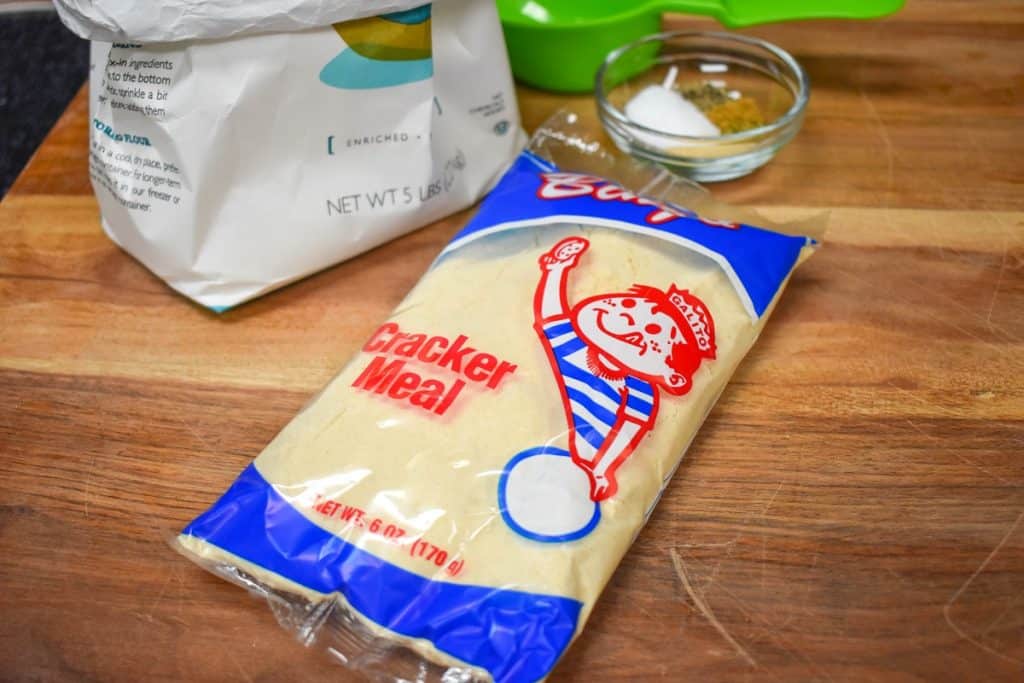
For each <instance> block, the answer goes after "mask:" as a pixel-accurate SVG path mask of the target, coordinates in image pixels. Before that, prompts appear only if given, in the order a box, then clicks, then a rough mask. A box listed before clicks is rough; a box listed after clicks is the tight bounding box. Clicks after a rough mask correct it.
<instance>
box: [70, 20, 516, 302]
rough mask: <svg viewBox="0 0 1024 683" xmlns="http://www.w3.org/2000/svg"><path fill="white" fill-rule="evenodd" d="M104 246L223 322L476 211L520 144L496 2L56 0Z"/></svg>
mask: <svg viewBox="0 0 1024 683" xmlns="http://www.w3.org/2000/svg"><path fill="white" fill-rule="evenodd" d="M56 5H57V9H58V11H59V13H60V15H61V18H62V19H63V21H64V22H65V24H67V25H68V26H69V27H70V28H71V29H72V30H74V31H75V32H76V33H78V34H79V35H81V36H83V37H85V38H89V39H91V40H93V41H94V42H93V44H92V67H91V68H92V71H91V76H90V156H89V171H90V175H91V178H92V184H93V188H94V190H95V192H96V196H97V198H98V199H99V204H100V210H101V214H102V222H103V227H104V229H105V230H106V232H107V234H109V235H110V237H111V238H112V239H113V240H114V241H115V242H117V243H118V244H119V245H121V246H122V247H123V248H124V249H126V250H127V251H128V252H129V253H131V254H132V255H134V256H135V257H136V258H138V259H139V260H140V261H141V262H142V263H143V264H145V265H146V266H147V267H148V268H149V269H151V270H152V271H153V272H154V273H156V274H157V275H158V276H160V277H161V278H163V279H164V280H165V281H167V283H168V284H170V285H171V287H173V288H174V289H176V290H178V291H179V292H181V293H182V294H184V295H186V296H188V297H190V298H192V299H194V300H195V301H197V302H199V303H201V304H203V305H204V306H207V307H209V308H212V309H214V310H224V309H226V308H229V307H231V306H233V305H235V304H238V303H240V302H242V301H245V300H247V299H251V298H252V297H255V296H258V295H260V294H263V293H264V292H267V291H270V290H272V289H275V288H277V287H281V286H282V285H285V284H287V283H289V282H292V281H294V280H296V279H298V278H301V277H303V276H305V275H308V274H310V273H313V272H315V271H317V270H320V269H322V268H325V267H327V266H330V265H332V264H334V263H337V262H339V261H342V260H344V259H347V258H349V257H351V256H353V255H355V254H358V253H360V252H362V251H365V250H367V249H370V248H371V247H374V246H376V245H378V244H380V243H382V242H385V241H387V240H389V239H392V238H394V237H397V236H398V235H401V234H403V233H406V232H409V231H411V230H413V229H415V228H418V227H420V226H423V225H426V224H427V223H430V222H432V221H434V220H437V219H439V218H442V217H444V216H446V215H448V214H451V213H453V212H455V211H458V210H460V209H463V208H465V207H467V206H469V205H470V204H472V203H473V202H474V201H475V200H476V199H478V198H479V197H480V196H481V195H482V194H483V192H484V191H485V190H486V189H487V188H488V187H489V186H490V185H492V184H493V182H494V181H495V180H496V178H497V177H498V175H499V174H500V173H501V171H503V170H504V169H505V168H506V167H507V165H508V164H509V162H510V161H511V160H512V158H513V157H514V156H515V154H516V153H517V152H518V151H519V149H520V148H521V147H522V143H523V137H522V132H521V129H520V127H519V117H518V112H517V109H516V101H515V93H514V90H513V86H512V80H511V76H510V72H509V67H508V62H507V57H506V53H505V46H504V40H503V36H502V33H501V27H500V24H499V22H498V18H497V14H496V11H495V7H494V3H493V2H491V1H489V0H439V1H438V2H435V3H433V4H427V5H424V4H422V0H420V1H419V2H415V1H414V2H402V1H400V0H395V1H393V2H370V1H368V0H347V1H346V0H340V1H339V2H335V3H323V2H319V1H317V0H255V1H252V2H245V3H236V2H201V3H195V2H186V1H185V0H163V1H162V2H157V3H151V4H147V5H145V6H140V5H139V4H138V3H137V2H134V0H95V1H92V2H83V1H81V0H57V3H56Z"/></svg>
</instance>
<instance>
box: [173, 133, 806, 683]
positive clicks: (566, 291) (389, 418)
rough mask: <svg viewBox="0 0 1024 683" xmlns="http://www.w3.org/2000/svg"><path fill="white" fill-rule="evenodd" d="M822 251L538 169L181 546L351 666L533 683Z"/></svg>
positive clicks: (474, 225)
mask: <svg viewBox="0 0 1024 683" xmlns="http://www.w3.org/2000/svg"><path fill="white" fill-rule="evenodd" d="M812 249H813V243H812V241H811V240H808V239H807V238H804V237H792V236H788V235H783V234H779V233H775V232H770V231H767V230H762V229H759V228H755V227H751V226H748V225H742V224H735V223H727V222H722V221H715V220H707V219H703V218H701V217H700V216H698V215H696V214H695V213H693V212H692V211H688V210H686V209H683V208H681V207H679V206H676V205H673V204H667V203H663V202H659V201H655V200H652V199H648V198H645V197H643V196H640V195H638V194H634V193H633V192H632V191H630V190H628V189H626V188H624V187H622V186H619V185H617V184H614V183H611V182H609V181H607V180H604V179H602V178H600V177H597V176H594V175H582V174H578V173H569V172H565V171H562V170H560V169H558V168H556V167H555V166H554V165H553V164H551V163H550V162H548V161H547V160H545V159H543V158H540V157H538V156H536V155H534V154H532V153H530V152H525V153H523V154H522V155H521V156H520V157H519V159H518V160H517V161H516V163H515V164H514V165H513V167H512V168H511V169H510V170H509V171H508V172H507V173H506V175H505V176H504V178H503V179H502V180H501V182H500V183H499V184H498V186H497V187H496V189H495V190H494V191H493V192H492V193H491V195H490V196H489V197H488V198H487V199H486V200H485V201H484V202H483V204H482V205H481V207H480V209H479V211H478V213H477V214H476V216H475V218H474V219H473V220H471V221H470V223H469V224H468V225H467V226H466V227H465V228H464V229H463V230H462V231H461V232H460V233H459V234H457V235H456V236H455V238H454V239H453V240H452V241H451V243H450V244H449V245H448V246H447V247H446V249H445V250H444V251H443V252H442V254H441V255H440V256H439V257H438V259H437V260H436V261H435V263H434V264H433V265H432V267H431V268H430V270H429V271H428V272H427V273H426V274H425V275H424V277H423V278H422V279H421V280H420V282H419V284H418V285H417V286H416V287H415V288H414V289H413V291H412V292H411V293H410V294H409V295H408V297H407V298H406V299H405V301H403V302H402V304H401V305H400V306H399V307H398V308H397V309H396V311H395V312H394V313H393V314H392V316H391V317H390V318H389V319H388V320H386V321H384V322H383V323H382V324H381V325H380V326H379V327H378V328H377V329H376V331H375V332H374V333H373V334H372V335H371V336H370V338H369V339H368V340H367V342H366V344H365V345H364V346H363V348H362V350H361V352H360V353H359V354H358V355H357V356H356V357H355V358H354V359H352V361H351V362H350V363H349V364H348V365H347V366H346V367H345V368H344V369H343V370H342V371H341V372H340V374H338V375H337V377H335V378H334V379H333V380H332V381H331V382H330V383H329V384H328V386H327V387H326V388H325V389H324V390H323V391H322V392H321V393H320V394H319V395H318V396H317V397H316V399H315V400H314V401H313V402H312V403H311V404H310V405H309V406H308V407H306V408H305V409H304V410H303V411H302V412H301V413H300V414H299V415H298V416H296V417H295V419H294V420H293V421H292V422H291V423H290V424H289V425H288V426H287V427H285V429H284V430H283V431H282V432H281V433H280V434H279V435H278V436H277V437H276V438H275V439H274V440H273V442H272V443H271V444H270V445H269V446H268V447H267V448H266V450H265V451H264V452H263V453H262V454H261V455H260V456H259V457H258V458H257V459H256V460H255V462H254V463H253V464H252V465H250V466H249V467H247V468H246V469H245V471H243V472H242V474H241V475H240V476H239V478H238V479H237V481H236V482H235V483H234V484H233V485H232V486H231V487H230V488H229V489H228V491H227V492H226V493H225V494H224V495H223V496H222V497H221V499H220V500H219V501H217V502H216V503H215V504H214V505H213V507H211V508H210V509H209V510H208V511H207V512H205V513H204V514H202V515H201V516H200V517H198V518H197V519H196V520H195V521H194V522H192V523H191V524H190V525H188V527H187V528H186V529H185V530H184V531H183V532H182V533H181V535H180V536H179V537H178V543H179V545H180V547H181V548H182V549H183V550H184V552H185V553H186V554H187V555H189V556H190V557H191V558H193V559H194V560H196V561H197V562H199V563H201V564H203V565H204V566H206V567H208V568H210V569H212V570H214V571H216V572H217V573H219V574H221V575H222V576H225V577H227V578H230V579H232V580H235V581H236V582H239V583H242V584H243V585H246V586H248V587H249V588H251V589H253V590H256V591H258V592H261V593H262V594H264V595H267V596H270V597H272V598H273V599H274V600H275V601H277V603H278V604H279V605H281V604H285V605H304V606H305V607H303V608H302V609H304V610H305V611H302V610H299V608H298V607H296V610H297V611H296V614H300V616H301V615H313V616H302V617H301V619H300V621H302V620H303V619H304V620H305V621H302V626H301V627H300V629H299V630H300V632H301V633H302V634H304V635H303V637H304V639H305V640H306V641H307V642H309V641H310V640H317V642H320V643H322V644H324V645H326V646H327V647H328V648H331V649H333V650H334V651H335V652H343V653H344V657H345V659H346V660H347V661H349V662H350V663H351V662H358V661H359V655H358V652H357V651H355V650H358V647H364V646H365V647H373V648H381V647H392V648H399V647H401V648H405V649H407V650H411V651H412V652H414V653H416V655H417V656H418V657H421V658H423V659H424V660H427V661H429V662H432V663H434V664H436V665H439V666H440V667H442V668H447V669H448V676H449V677H448V678H446V679H445V680H466V679H468V678H470V677H476V678H479V679H482V680H494V681H498V682H501V683H513V682H524V683H525V682H530V681H538V680H541V679H543V678H545V677H546V676H547V675H548V674H549V673H550V672H551V671H552V668H553V667H554V666H555V664H556V663H557V662H558V660H559V658H560V657H561V656H562V655H563V654H564V653H565V651H566V648H568V646H569V644H570V643H571V642H572V640H573V639H574V638H575V637H576V636H577V635H579V633H580V632H581V631H582V629H583V625H584V623H585V622H586V620H587V617H588V616H589V615H590V612H591V610H592V609H593V607H594V604H595V602H596V600H597V598H598V596H599V595H600V593H601V590H602V589H603V588H604V586H605V584H606V583H607V581H608V579H609V578H610V576H611V575H612V572H613V571H614V570H615V568H616V566H617V565H618V563H619V561H620V559H621V558H622V556H623V555H624V553H625V552H626V550H627V549H628V548H629V546H630V544H631V543H632V541H633V539H634V538H635V537H636V534H637V533H638V532H639V530H640V528H641V527H642V526H643V524H644V522H645V521H646V520H647V517H648V516H649V514H650V512H651V510H652V509H653V507H654V504H655V503H656V502H657V500H658V498H659V497H660V496H661V493H662V491H663V489H664V487H665V485H666V484H667V483H668V481H669V479H670V477H671V475H672V473H673V472H674V471H675V469H676V466H677V465H678V464H679V462H680V459H681V458H682V456H683V453H684V452H685V451H686V448H687V446H688V444H689V443H690V441H691V439H692V438H693V437H694V435H695V433H696V432H697V430H698V428H699V427H700V425H701V423H702V422H703V420H704V418H705V416H706V415H707V414H708V411H709V410H710V409H711V407H712V405H713V403H714V402H715V400H716V398H717V397H718V395H719V393H720V392H721V390H722V388H723V387H724V386H725V384H726V382H727V381H728V379H729V377H730V375H731V374H732V372H733V371H734V370H735V368H736V366H737V365H738V363H739V362H740V360H741V359H742V358H743V356H744V355H745V354H746V352H747V351H748V350H749V349H750V347H751V346H752V344H753V343H754V340H755V339H756V338H757V336H758V334H759V333H760V331H761V329H762V327H763V326H764V324H765V322H766V320H767V318H768V315H769V314H770V312H771V310H772V308H773V306H774V305H775V302H776V301H777V299H778V297H779V295H780V293H781V291H782V289H783V287H784V286H785V284H786V282H787V280H788V278H789V276H790V273H791V272H792V271H793V269H794V268H795V267H796V265H797V264H798V263H799V262H800V261H801V259H802V258H803V257H805V256H807V255H808V254H809V253H810V251H811V250H812ZM314 617H315V618H314ZM310 634H312V635H310ZM354 643H363V644H364V645H360V646H358V647H357V646H354V645H353V644H354ZM366 643H371V645H365V644H366ZM346 648H347V649H346ZM353 648H355V650H354V649H353ZM459 675H461V676H463V677H464V678H461V679H460V678H458V676H459ZM451 676H455V677H456V678H452V677H451Z"/></svg>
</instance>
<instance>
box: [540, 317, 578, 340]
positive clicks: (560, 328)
mask: <svg viewBox="0 0 1024 683" xmlns="http://www.w3.org/2000/svg"><path fill="white" fill-rule="evenodd" d="M572 331H573V326H572V322H570V321H566V322H564V323H555V324H553V325H550V324H549V325H547V326H545V327H544V332H545V333H546V334H547V335H548V339H556V338H558V337H561V336H562V335H563V334H567V333H569V332H572Z"/></svg>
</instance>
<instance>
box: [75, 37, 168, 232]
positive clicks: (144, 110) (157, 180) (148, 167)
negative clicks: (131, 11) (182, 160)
mask: <svg viewBox="0 0 1024 683" xmlns="http://www.w3.org/2000/svg"><path fill="white" fill-rule="evenodd" d="M141 47H142V46H141V45H137V44H134V43H114V44H113V45H111V46H110V50H109V53H108V54H107V55H106V59H105V62H106V63H105V64H104V66H103V73H102V79H101V80H100V85H99V93H98V95H97V97H96V103H97V106H96V107H94V109H93V117H92V121H91V125H92V127H93V131H92V135H90V149H89V173H90V175H91V176H92V179H93V181H95V182H96V183H98V184H99V185H100V186H102V187H104V188H105V189H106V190H107V191H108V192H110V194H111V195H112V196H113V197H114V198H115V199H116V200H117V201H118V202H119V203H120V204H121V205H122V206H124V207H126V208H128V209H130V210H133V211H142V212H145V213H148V212H150V211H152V210H159V208H160V207H164V206H168V207H169V206H177V205H178V204H180V203H181V199H182V190H183V188H182V183H181V171H180V170H179V169H178V167H177V165H176V164H174V163H172V162H170V161H166V160H163V159H161V158H160V155H159V154H157V153H156V151H155V150H154V148H153V143H152V141H151V140H150V139H149V137H148V136H146V135H144V134H142V133H140V132H139V131H138V130H136V129H134V128H133V127H132V126H131V124H130V122H131V121H132V120H133V119H134V118H135V117H134V116H130V115H129V116H125V115H123V114H122V112H131V113H133V114H136V115H141V116H143V117H146V118H149V119H162V118H163V117H164V116H165V115H166V113H167V111H166V108H165V104H166V101H167V93H168V90H169V88H170V86H171V83H172V81H173V74H174V71H175V69H176V67H177V65H176V64H175V63H174V61H173V60H171V59H169V58H165V57H164V56H158V55H153V54H146V53H141V52H138V51H137V49H138V48H141ZM95 56H96V55H94V57H95ZM101 63H102V62H101ZM94 68H95V65H94ZM92 82H93V83H95V82H96V81H95V79H93V80H92ZM115 120H116V121H117V123H115V122H114V121H115Z"/></svg>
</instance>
